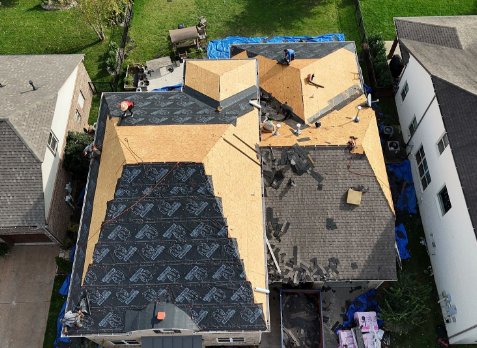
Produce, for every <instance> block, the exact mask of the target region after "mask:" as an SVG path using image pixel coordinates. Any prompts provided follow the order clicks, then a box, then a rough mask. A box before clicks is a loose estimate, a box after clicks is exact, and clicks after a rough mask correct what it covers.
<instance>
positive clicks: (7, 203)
mask: <svg viewBox="0 0 477 348" xmlns="http://www.w3.org/2000/svg"><path fill="white" fill-rule="evenodd" d="M0 159H1V166H0V227H15V226H44V225H45V205H44V199H43V184H42V177H41V163H40V161H38V159H37V158H36V157H35V156H34V155H33V154H32V153H31V151H30V150H29V149H28V148H27V147H26V146H25V144H24V143H23V142H22V140H21V139H20V138H19V137H18V135H17V134H16V133H15V131H14V130H13V129H12V128H11V125H10V124H9V123H8V121H2V120H0Z"/></svg>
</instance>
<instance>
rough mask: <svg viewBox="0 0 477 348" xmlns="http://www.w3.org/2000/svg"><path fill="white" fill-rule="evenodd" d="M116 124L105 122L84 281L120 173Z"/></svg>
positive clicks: (119, 148)
mask: <svg viewBox="0 0 477 348" xmlns="http://www.w3.org/2000/svg"><path fill="white" fill-rule="evenodd" d="M117 122H118V119H117V118H113V119H111V120H107V121H106V132H105V135H104V141H103V147H102V154H101V162H100V166H99V173H98V180H97V182H96V187H97V188H96V193H95V196H94V204H93V212H92V216H91V225H90V228H89V237H88V247H87V249H86V257H85V260H84V269H83V278H82V279H84V275H85V274H86V272H87V271H88V265H89V264H91V263H92V262H93V252H94V247H95V245H96V243H97V242H98V238H99V232H100V230H101V224H102V223H103V221H104V217H105V216H106V208H107V203H108V201H110V200H112V199H113V198H114V191H115V188H116V184H117V181H118V179H119V177H120V176H121V173H122V167H123V164H124V156H123V151H122V149H121V145H120V143H119V139H118V137H117V135H116V130H115V124H116V123H117Z"/></svg>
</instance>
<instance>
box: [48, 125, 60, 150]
mask: <svg viewBox="0 0 477 348" xmlns="http://www.w3.org/2000/svg"><path fill="white" fill-rule="evenodd" d="M52 140H54V142H53V141H52ZM48 148H49V149H50V151H51V152H52V153H53V155H54V156H56V151H57V150H58V138H57V137H56V135H55V133H53V131H52V130H50V135H49V136H48Z"/></svg>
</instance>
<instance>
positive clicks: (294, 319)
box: [281, 292, 322, 348]
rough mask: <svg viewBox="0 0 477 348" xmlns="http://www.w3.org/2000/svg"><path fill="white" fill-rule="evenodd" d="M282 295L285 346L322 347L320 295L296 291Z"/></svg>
mask: <svg viewBox="0 0 477 348" xmlns="http://www.w3.org/2000/svg"><path fill="white" fill-rule="evenodd" d="M281 296H282V320H283V321H282V330H283V347H286V348H295V347H307V348H315V347H316V348H318V347H320V342H321V339H322V337H321V325H320V313H321V311H320V307H319V296H317V295H315V294H307V293H295V292H283V293H282V295H281Z"/></svg>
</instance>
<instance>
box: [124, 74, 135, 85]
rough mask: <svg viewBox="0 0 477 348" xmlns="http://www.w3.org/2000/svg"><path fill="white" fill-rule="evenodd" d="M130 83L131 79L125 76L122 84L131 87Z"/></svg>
mask: <svg viewBox="0 0 477 348" xmlns="http://www.w3.org/2000/svg"><path fill="white" fill-rule="evenodd" d="M132 82H133V79H132V77H131V76H126V77H125V78H124V84H126V85H127V86H131V85H132Z"/></svg>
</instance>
